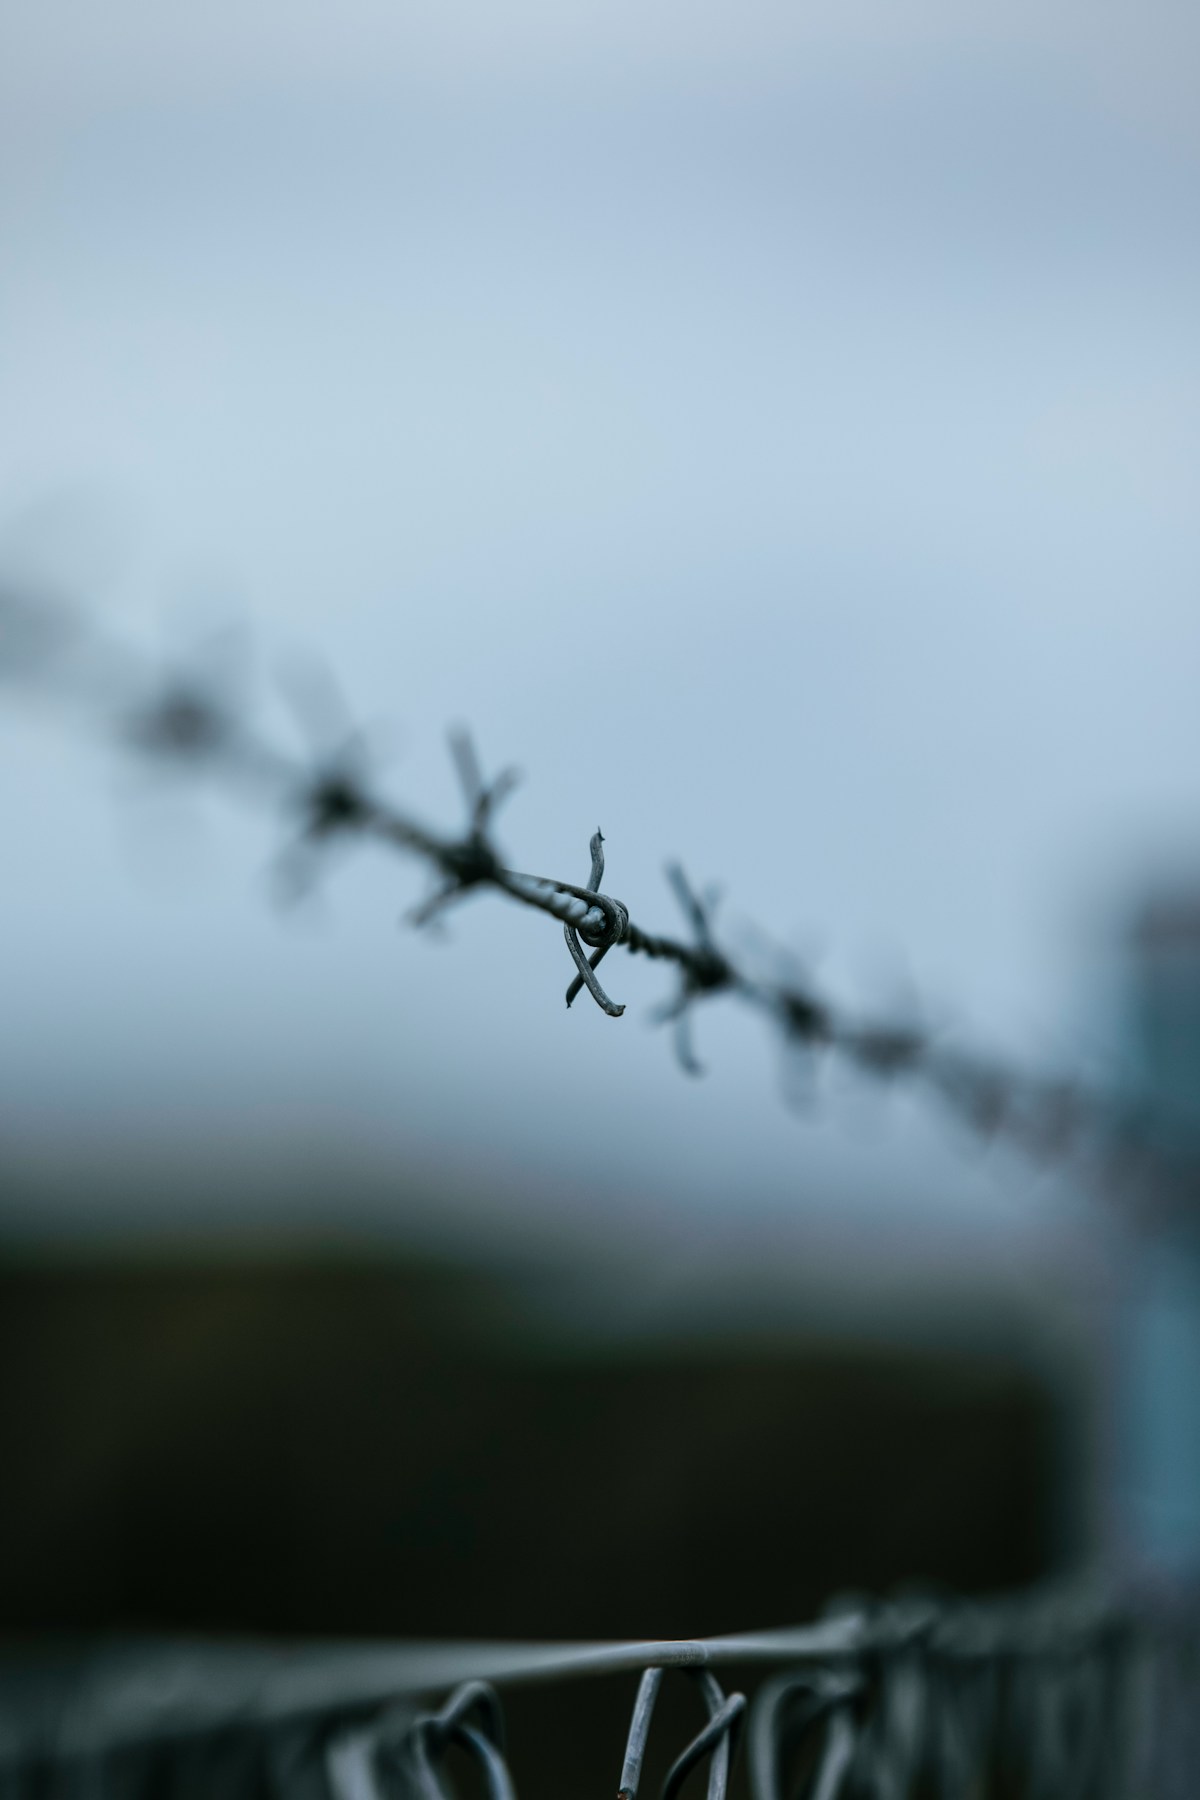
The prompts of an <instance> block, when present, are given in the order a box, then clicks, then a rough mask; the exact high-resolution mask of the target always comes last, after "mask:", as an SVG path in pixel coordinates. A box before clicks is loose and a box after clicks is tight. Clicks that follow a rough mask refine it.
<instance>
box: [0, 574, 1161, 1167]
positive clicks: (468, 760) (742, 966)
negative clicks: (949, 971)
mask: <svg viewBox="0 0 1200 1800" xmlns="http://www.w3.org/2000/svg"><path fill="white" fill-rule="evenodd" d="M309 673H310V675H311V673H312V671H311V670H310V671H309ZM0 676H7V677H8V678H9V680H10V681H12V680H16V681H19V682H20V683H22V684H23V685H24V686H25V687H27V688H30V689H34V688H36V689H37V690H39V691H41V692H42V693H45V694H51V695H53V696H54V697H56V698H57V699H59V700H60V701H66V702H69V703H71V704H73V705H74V706H75V707H76V708H78V709H80V710H82V711H84V712H85V713H88V714H90V715H91V716H92V717H93V719H97V720H98V722H99V723H100V724H101V725H102V727H103V729H104V730H105V732H106V733H107V734H108V735H110V736H111V737H113V738H115V739H116V740H117V741H119V742H120V743H121V744H122V745H123V746H124V747H125V748H126V749H128V750H130V751H132V752H134V753H135V754H137V755H140V756H142V757H144V758H147V759H149V760H151V761H153V762H157V763H160V764H169V765H170V766H172V767H173V768H175V769H178V770H189V771H192V772H196V773H200V772H207V773H209V774H212V775H216V776H218V777H221V778H222V779H224V780H225V781H226V782H227V783H228V784H230V785H234V786H237V787H239V788H241V789H243V790H249V791H251V792H253V793H254V794H255V795H256V796H257V797H258V798H260V799H264V798H265V799H268V800H269V801H270V802H271V803H272V804H274V805H276V806H277V807H279V808H280V809H281V810H282V811H283V813H284V814H285V815H286V816H287V817H288V818H289V819H290V821H291V837H290V841H289V842H288V844H287V846H286V847H285V849H284V851H283V853H282V855H281V857H280V860H279V863H278V865H277V873H278V876H279V880H280V885H281V888H282V889H283V890H285V891H288V892H291V893H293V894H295V893H300V892H304V891H306V890H307V889H308V888H309V887H311V885H312V884H313V882H314V881H315V879H316V877H317V875H318V873H319V867H320V863H321V861H322V859H323V858H324V856H325V855H326V854H327V853H328V852H330V851H332V850H334V849H335V848H337V847H338V846H340V845H342V844H345V843H347V842H349V841H351V840H354V839H363V840H368V839H369V840H373V841H375V842H377V843H380V844H382V845H385V846H387V847H389V848H391V849H394V850H397V851H400V852H402V853H404V854H406V855H409V856H412V857H414V858H416V859H417V860H419V861H422V862H424V863H425V864H426V866H427V867H428V868H430V870H431V871H432V873H433V875H434V878H435V885H434V888H433V891H432V892H431V893H430V895H429V897H428V898H427V899H426V900H425V901H424V902H423V903H422V904H421V905H419V906H418V907H417V908H416V909H415V910H414V911H413V912H412V913H411V914H410V915H409V916H410V920H411V922H412V923H413V924H414V925H416V926H418V927H421V926H429V925H432V924H434V923H436V922H437V921H439V920H440V919H442V918H443V917H444V915H445V914H446V913H447V912H448V911H449V910H450V909H451V908H452V907H454V906H455V905H456V904H458V903H459V902H460V901H461V900H463V899H464V898H465V897H467V896H469V895H471V894H474V893H478V892H482V891H490V892H493V893H498V894H501V895H503V896H505V897H506V898H507V899H509V900H512V901H515V902H517V903H518V904H520V905H522V906H526V907H529V908H533V909H536V910H537V911H540V912H542V913H544V914H546V915H547V916H548V917H550V918H552V919H554V920H555V921H556V922H557V923H558V924H559V925H561V927H562V931H563V937H564V940H565V943H566V947H567V950H568V951H569V953H570V957H571V960H572V962H573V964H574V974H573V975H572V978H571V981H570V983H569V985H568V986H567V988H566V992H565V998H566V1004H567V1005H568V1006H571V1005H572V1004H573V1002H574V1001H575V1000H576V999H577V998H578V997H579V995H580V994H581V993H582V992H584V990H585V989H586V991H587V993H588V994H589V995H590V997H591V999H592V1000H593V1001H594V1002H595V1004H596V1005H597V1006H598V1007H599V1009H600V1010H601V1012H603V1013H604V1014H606V1015H607V1016H608V1017H610V1018H614V1019H617V1018H620V1017H621V1015H622V1014H623V1013H624V1011H625V1007H624V1004H623V1003H622V1002H619V1001H617V1000H614V999H613V998H612V997H611V996H610V994H609V992H608V991H607V989H606V987H605V986H604V985H602V983H601V980H600V977H599V974H598V971H599V968H600V965H601V963H602V962H603V961H604V959H605V958H606V957H607V956H608V955H609V954H610V952H612V951H614V950H617V949H620V950H623V951H626V952H628V953H629V954H631V955H634V956H644V957H647V958H648V959H650V960H652V961H656V962H663V963H666V964H669V965H671V966H672V967H673V968H674V969H675V971H676V975H677V982H676V988H675V992H674V994H673V995H672V996H671V997H670V998H669V999H668V1000H667V1001H666V1002H665V1003H664V1004H662V1005H661V1006H660V1007H659V1008H658V1009H657V1012H656V1014H655V1016H656V1018H657V1019H658V1020H659V1021H660V1022H663V1023H666V1024H669V1025H670V1026H671V1028H672V1034H673V1040H674V1048H675V1054H676V1057H677V1060H678V1062H679V1064H680V1067H681V1068H682V1069H683V1070H685V1071H686V1072H687V1073H688V1074H689V1075H698V1074H700V1073H702V1072H703V1071H702V1066H701V1063H700V1061H699V1058H698V1056H697V1053H696V1049H695V1044H694V1038H693V1020H694V1016H695V1013H696V1011H697V1009H698V1008H699V1007H700V1006H701V1005H702V1004H704V1003H706V1002H708V1001H710V1000H714V999H717V998H720V997H722V996H725V997H728V998H731V999H734V1000H736V1001H739V1002H741V1003H742V1004H743V1005H745V1006H747V1007H749V1008H751V1009H752V1010H754V1011H755V1012H756V1013H757V1014H758V1015H759V1016H760V1017H761V1018H763V1019H764V1020H765V1021H766V1022H768V1024H769V1025H770V1026H771V1027H772V1028H773V1029H774V1030H775V1032H776V1033H777V1035H778V1038H779V1040H780V1043H781V1045H782V1049H783V1052H784V1058H785V1064H784V1066H785V1070H786V1069H788V1068H792V1069H794V1068H795V1066H796V1065H797V1063H799V1065H800V1066H801V1067H803V1068H808V1067H810V1066H811V1064H812V1063H813V1061H814V1059H817V1058H820V1057H835V1058H841V1059H842V1060H843V1061H844V1062H846V1063H847V1064H848V1065H850V1066H851V1067H852V1068H853V1069H855V1070H857V1071H859V1072H860V1073H862V1074H865V1075H867V1076H870V1077H873V1078H875V1079H877V1080H879V1081H883V1082H889V1083H895V1082H898V1081H901V1080H903V1081H906V1082H909V1083H911V1084H914V1085H923V1086H924V1087H925V1088H927V1089H928V1090H930V1091H931V1092H933V1093H934V1094H935V1095H936V1096H937V1097H938V1099H939V1100H940V1101H941V1102H942V1103H943V1104H944V1105H945V1106H946V1107H947V1108H948V1109H949V1110H950V1111H951V1112H952V1113H953V1114H954V1115H956V1116H957V1117H958V1118H959V1119H961V1120H963V1121H965V1122H966V1124H967V1125H968V1126H969V1127H970V1128H971V1130H972V1131H974V1132H976V1133H978V1134H980V1135H981V1136H984V1137H993V1136H997V1135H1003V1136H1004V1137H1006V1138H1007V1139H1010V1140H1012V1141H1013V1142H1015V1143H1017V1144H1019V1145H1020V1146H1021V1147H1022V1148H1023V1149H1024V1150H1025V1151H1026V1152H1028V1153H1030V1154H1031V1155H1033V1156H1034V1157H1036V1158H1038V1159H1039V1160H1043V1161H1062V1160H1064V1159H1067V1158H1071V1159H1078V1160H1080V1161H1087V1162H1089V1163H1090V1164H1091V1165H1092V1166H1093V1169H1095V1168H1096V1167H1098V1166H1100V1165H1103V1168H1104V1171H1105V1173H1106V1174H1107V1175H1110V1176H1111V1175H1112V1174H1113V1173H1114V1172H1116V1173H1117V1174H1118V1175H1120V1176H1123V1177H1124V1178H1125V1185H1126V1186H1127V1187H1128V1186H1129V1185H1130V1182H1129V1177H1130V1175H1131V1173H1139V1172H1142V1171H1143V1170H1144V1169H1145V1167H1146V1163H1147V1157H1148V1155H1149V1154H1150V1152H1151V1151H1152V1148H1153V1144H1152V1140H1153V1137H1154V1131H1153V1124H1152V1121H1151V1120H1150V1118H1149V1116H1148V1114H1147V1110H1146V1108H1145V1106H1144V1104H1143V1105H1138V1104H1135V1103H1134V1102H1133V1101H1132V1100H1131V1098H1130V1097H1129V1096H1128V1095H1122V1094H1120V1093H1119V1092H1118V1091H1117V1089H1116V1088H1110V1089H1109V1090H1107V1091H1105V1090H1101V1089H1099V1088H1097V1087H1096V1086H1095V1085H1092V1084H1088V1083H1086V1082H1083V1081H1081V1080H1077V1079H1074V1078H1071V1077H1068V1076H1063V1075H1054V1074H1035V1073H1030V1072H1028V1071H1026V1070H1022V1069H1020V1068H1018V1067H1017V1066H1015V1065H1014V1064H1012V1063H1011V1062H1008V1061H1005V1060H1004V1059H1002V1058H999V1057H992V1056H986V1055H982V1054H980V1053H978V1052H975V1051H972V1050H969V1049H966V1048H963V1047H962V1046H958V1045H954V1044H951V1043H948V1042H947V1041H946V1040H945V1038H944V1035H942V1034H940V1033H937V1032H935V1031H933V1030H931V1029H929V1028H928V1027H926V1026H923V1025H922V1024H920V1023H919V1022H917V1021H916V1020H915V1019H913V1018H899V1017H897V1018H890V1019H889V1018H883V1017H873V1018H868V1017H857V1016H853V1015H852V1014H850V1013H849V1012H847V1011H845V1010H844V1009H842V1008H841V1007H839V1006H837V1005H835V1004H834V1002H833V1001H832V1000H831V999H829V998H828V997H827V996H826V995H824V994H822V993H821V992H819V991H818V989H817V987H816V986H815V985H814V984H813V983H811V982H810V981H808V980H807V979H806V978H803V977H801V976H800V975H798V974H796V973H795V972H794V971H792V970H789V971H787V972H786V973H783V972H776V973H774V974H768V975H763V974H761V973H758V972H755V970H753V969H752V968H751V966H750V964H749V962H748V960H747V959H746V958H745V957H739V956H738V955H736V954H735V953H734V952H733V951H731V950H730V949H729V948H728V947H726V946H725V945H723V944H722V943H721V942H719V941H718V936H717V931H716V926H715V920H714V908H715V900H714V896H713V895H712V894H710V893H701V892H699V891H698V890H697V889H696V888H695V886H694V885H693V883H692V881H691V880H690V878H689V877H688V875H687V874H686V873H685V871H684V869H683V867H682V866H681V865H680V864H679V863H678V862H672V863H670V864H668V865H667V869H666V875H667V882H668V885H669V887H670V890H671V892H672V894H673V896H674V899H675V901H676V904H677V906H678V908H679V910H680V912H681V913H682V915H683V918H684V921H685V924H686V928H687V929H686V935H684V936H677V935H671V934H668V933H663V932H657V931H649V930H647V929H646V928H645V927H644V926H643V925H642V924H641V923H640V922H639V921H638V920H637V919H635V918H634V917H633V915H632V912H631V908H630V905H629V904H628V902H627V901H626V900H624V899H621V898H618V897H617V896H616V895H614V894H612V893H610V892H607V891H606V890H605V888H604V886H603V882H604V876H605V850H604V846H605V839H604V836H603V834H602V833H601V831H600V830H598V829H597V830H596V831H595V832H594V833H593V834H592V836H591V838H590V842H589V845H588V849H589V855H590V867H589V870H588V876H587V880H586V882H583V883H575V882H572V881H568V880H564V879H562V878H560V877H553V876H544V875H533V874H526V873H523V872H521V871H519V870H516V869H513V868H510V867H509V866H507V864H506V863H505V862H504V860H503V859H502V858H501V855H500V853H499V850H498V848H497V845H496V842H495V838H494V835H493V833H494V825H495V820H496V816H497V814H498V813H499V811H500V809H501V807H502V806H503V804H504V802H505V801H506V800H507V799H508V798H509V796H510V795H511V793H512V792H513V789H514V788H515V786H516V785H517V781H518V776H517V774H516V771H514V770H513V769H509V768H505V769H502V770H501V772H500V773H499V774H498V775H496V776H495V777H493V778H492V779H491V780H488V779H486V778H485V776H484V774H483V771H482V769H481V766H480V763H479V760H478V757H477V754H476V751H475V748H474V745H473V743H472V740H471V738H470V737H469V735H468V734H467V733H466V732H464V731H461V730H460V731H456V732H453V733H452V734H451V736H450V750H451V756H452V758H453V762H454V766H455V770H456V772H457V776H458V781H459V785H460V787H461V790H462V793H463V799H464V804H465V813H466V817H465V822H464V825H463V826H462V827H461V828H460V829H459V830H457V831H451V832H445V831H437V830H434V829H432V828H430V827H428V826H426V825H423V824H422V823H420V822H419V821H418V820H417V819H416V818H415V817H413V816H411V815H410V814H409V813H407V812H406V811H404V810H402V809H401V808H400V807H399V806H397V805H396V804H395V803H393V802H392V801H390V800H386V799H384V798H383V797H382V796H381V795H380V794H379V793H378V792H377V790H376V785H375V779H374V774H373V771H372V768H371V763H370V757H369V754H368V749H367V744H366V737H365V734H364V733H363V732H362V731H361V730H360V729H358V728H356V727H355V726H354V725H353V724H352V723H351V722H350V721H349V720H344V721H343V722H342V729H341V730H340V733H339V737H338V741H337V742H335V743H333V744H332V745H330V744H329V743H328V742H326V743H324V744H321V745H319V746H318V747H317V748H316V749H315V750H314V753H313V754H312V755H310V756H308V757H305V756H302V755H297V754H295V753H291V752H289V751H288V750H287V749H286V748H281V747H280V746H279V745H278V744H276V743H273V742H271V741H269V739H268V738H267V737H266V735H265V734H263V733H262V732H261V731H260V730H258V729H256V728H255V727H254V726H253V725H252V724H251V722H250V720H249V718H248V717H247V716H244V715H243V711H242V709H241V708H240V705H239V703H238V702H237V699H236V697H235V696H233V695H231V693H230V692H228V691H227V687H228V683H227V682H223V681H222V680H221V679H220V678H219V677H218V676H217V675H215V674H214V673H213V672H212V671H211V670H206V669H205V668H204V667H203V661H202V659H201V658H199V657H197V658H195V659H194V660H193V662H192V663H191V665H190V666H189V665H188V664H187V663H184V664H182V665H178V666H175V667H172V668H167V669H159V670H156V669H155V668H154V666H153V665H152V664H151V663H150V662H149V661H148V660H147V659H144V658H139V657H137V656H135V655H134V654H133V653H132V652H131V651H130V650H129V649H128V647H126V646H124V645H118V644H117V643H116V642H115V640H113V639H112V638H111V637H108V636H105V635H104V634H103V633H101V631H100V630H99V629H98V628H97V626H96V625H95V623H94V622H93V621H91V620H89V619H88V618H87V617H86V616H85V615H84V614H83V613H82V612H81V611H80V610H79V609H77V608H74V607H71V606H68V605H65V604H63V603H62V602H61V601H53V600H48V599H46V598H44V597H41V596H35V595H32V594H30V593H28V592H22V591H20V590H18V589H17V588H14V587H12V586H10V587H9V588H7V589H4V588H2V587H0ZM309 686H310V691H309V692H308V693H305V692H304V691H303V688H304V684H302V683H294V684H293V689H294V691H293V693H292V696H291V697H292V700H293V703H294V710H296V711H297V713H298V714H299V715H301V718H302V722H303V723H305V725H306V727H307V729H308V733H309V735H310V736H321V735H324V736H325V737H328V735H329V734H328V730H327V727H328V724H329V714H330V712H331V711H336V710H337V709H336V707H333V706H330V705H329V704H327V702H328V701H329V693H327V694H326V695H325V696H324V699H323V701H322V706H323V707H324V711H325V718H324V719H323V720H317V719H314V717H313V715H314V713H317V712H319V711H321V710H322V708H321V707H318V706H315V705H314V704H313V699H314V696H313V694H312V692H311V683H310V684H309ZM330 692H332V690H330ZM776 960H777V961H780V960H782V959H779V958H777V959H776ZM1160 1185H1161V1184H1160Z"/></svg>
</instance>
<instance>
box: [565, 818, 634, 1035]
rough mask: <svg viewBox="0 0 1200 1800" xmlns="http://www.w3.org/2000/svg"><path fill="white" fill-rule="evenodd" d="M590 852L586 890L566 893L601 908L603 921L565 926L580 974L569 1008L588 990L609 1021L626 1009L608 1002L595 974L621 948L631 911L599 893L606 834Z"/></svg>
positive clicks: (600, 834) (597, 833) (595, 839)
mask: <svg viewBox="0 0 1200 1800" xmlns="http://www.w3.org/2000/svg"><path fill="white" fill-rule="evenodd" d="M588 849H589V850H590V851H591V854H592V868H591V874H590V875H589V877H588V886H587V888H585V889H582V890H581V889H579V888H570V889H567V890H566V891H567V892H569V893H573V894H576V895H578V896H579V898H580V899H587V900H590V901H591V902H592V903H593V904H594V905H595V906H597V907H599V909H600V911H601V912H602V913H603V915H604V919H603V923H602V924H601V925H595V924H592V923H590V922H589V921H586V920H584V921H581V922H580V923H579V924H573V923H571V922H570V921H568V922H567V923H566V924H565V925H564V926H563V937H564V938H565V939H566V942H567V949H568V950H569V951H570V952H571V956H572V958H573V960H574V963H575V967H576V968H577V969H578V970H579V973H578V975H577V976H576V977H575V979H574V981H573V982H572V983H571V985H570V987H569V988H568V989H567V1005H568V1006H570V1005H571V1003H572V1001H573V1000H574V999H575V998H576V996H577V995H578V994H579V992H580V990H581V989H582V988H586V989H587V991H588V993H589V994H590V995H591V996H592V999H593V1000H594V1001H595V1002H596V1005H597V1006H598V1007H599V1008H600V1010H601V1012H605V1013H607V1014H608V1016H609V1018H610V1019H619V1018H620V1017H621V1014H622V1013H623V1012H624V1011H625V1008H624V1006H623V1005H621V1006H618V1005H617V1003H616V1001H614V1000H610V999H609V997H608V995H607V994H606V993H605V991H604V989H603V988H602V987H601V986H600V983H599V981H598V980H597V979H596V970H597V968H598V967H599V966H600V964H601V963H602V962H603V961H604V958H605V957H606V956H607V955H608V952H609V951H610V950H611V949H612V947H613V945H614V944H619V943H620V942H621V940H622V939H623V937H624V936H625V933H626V930H627V929H628V926H629V910H628V908H627V907H625V906H622V904H621V902H620V901H619V900H611V899H609V897H608V895H607V894H602V893H601V892H600V883H601V882H602V881H603V879H604V833H603V832H602V831H600V830H599V829H597V830H596V831H595V832H594V833H593V834H592V841H591V843H590V844H589V845H588ZM581 937H582V938H583V939H584V941H585V942H586V943H588V944H591V945H593V946H594V948H593V950H592V954H591V956H590V957H589V956H585V955H584V953H583V945H582V944H581V943H580V941H579V940H580V938H581Z"/></svg>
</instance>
